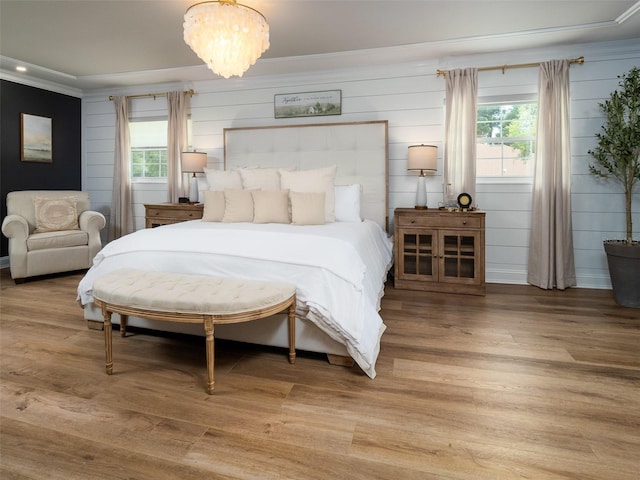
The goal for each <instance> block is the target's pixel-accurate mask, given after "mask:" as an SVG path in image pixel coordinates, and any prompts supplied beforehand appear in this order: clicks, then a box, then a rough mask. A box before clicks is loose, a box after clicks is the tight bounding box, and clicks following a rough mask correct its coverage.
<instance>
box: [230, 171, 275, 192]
mask: <svg viewBox="0 0 640 480" xmlns="http://www.w3.org/2000/svg"><path fill="white" fill-rule="evenodd" d="M238 173H239V174H240V178H242V188H244V189H245V190H270V191H279V190H280V172H279V171H278V169H277V168H240V169H238Z"/></svg>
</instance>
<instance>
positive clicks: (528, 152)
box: [476, 99, 537, 178]
mask: <svg viewBox="0 0 640 480" xmlns="http://www.w3.org/2000/svg"><path fill="white" fill-rule="evenodd" d="M536 117H537V103H536V101H535V100H532V99H527V100H520V101H504V100H503V101H499V100H498V101H484V102H483V101H482V100H480V101H479V102H478V120H477V122H478V123H477V129H476V142H477V145H476V176H477V177H492V178H496V177H499V178H517V177H521V178H526V177H532V176H533V159H534V156H535V145H536Z"/></svg>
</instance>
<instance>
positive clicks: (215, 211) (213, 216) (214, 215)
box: [202, 190, 225, 222]
mask: <svg viewBox="0 0 640 480" xmlns="http://www.w3.org/2000/svg"><path fill="white" fill-rule="evenodd" d="M202 193H203V196H204V210H203V212H202V221H203V222H221V221H222V217H224V207H225V200H224V192H218V191H215V190H203V191H202Z"/></svg>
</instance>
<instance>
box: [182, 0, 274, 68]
mask: <svg viewBox="0 0 640 480" xmlns="http://www.w3.org/2000/svg"><path fill="white" fill-rule="evenodd" d="M183 27H184V41H185V42H186V43H187V45H189V46H190V47H191V49H192V50H193V51H194V52H195V53H196V55H198V57H200V58H201V59H202V60H203V61H204V63H206V64H207V66H208V67H209V68H210V69H211V70H212V71H213V72H214V73H217V74H218V75H221V76H223V77H224V78H229V77H230V76H232V75H237V76H239V77H241V76H242V74H243V73H244V72H246V71H247V70H248V69H249V67H250V66H251V65H253V64H254V63H256V60H257V59H258V58H260V55H262V53H263V52H264V51H265V50H266V49H267V48H269V25H268V24H267V20H266V19H265V18H264V16H263V15H262V14H261V13H260V12H258V11H257V10H254V9H253V8H251V7H247V6H246V5H240V4H238V3H236V0H218V1H213V2H202V3H197V4H195V5H192V6H191V7H189V9H188V10H187V12H186V13H185V14H184V24H183Z"/></svg>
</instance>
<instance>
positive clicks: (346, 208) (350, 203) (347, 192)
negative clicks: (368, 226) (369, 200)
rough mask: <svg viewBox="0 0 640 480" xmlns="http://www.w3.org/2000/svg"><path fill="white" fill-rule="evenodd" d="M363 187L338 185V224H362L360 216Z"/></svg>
mask: <svg viewBox="0 0 640 480" xmlns="http://www.w3.org/2000/svg"><path fill="white" fill-rule="evenodd" d="M360 190H361V186H360V185H358V184H354V185H336V188H335V194H336V222H361V221H362V217H361V216H360Z"/></svg>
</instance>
